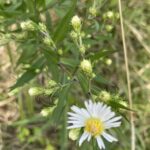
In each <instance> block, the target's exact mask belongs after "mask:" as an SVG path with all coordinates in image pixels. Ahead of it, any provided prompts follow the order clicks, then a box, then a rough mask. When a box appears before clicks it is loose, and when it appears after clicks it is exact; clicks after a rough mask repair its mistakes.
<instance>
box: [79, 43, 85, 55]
mask: <svg viewBox="0 0 150 150" xmlns="http://www.w3.org/2000/svg"><path fill="white" fill-rule="evenodd" d="M79 51H80V53H81V54H85V46H83V45H82V46H80V48H79Z"/></svg>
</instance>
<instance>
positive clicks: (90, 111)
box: [68, 100, 121, 149]
mask: <svg viewBox="0 0 150 150" xmlns="http://www.w3.org/2000/svg"><path fill="white" fill-rule="evenodd" d="M85 107H86V109H85V108H79V107H77V106H72V107H71V110H72V111H73V112H68V114H69V121H68V123H69V124H70V125H69V126H68V129H74V128H84V133H83V134H82V136H81V137H80V139H79V146H81V145H82V143H83V142H84V141H85V140H86V139H87V141H90V139H91V137H94V138H95V139H96V141H97V144H98V146H99V148H100V149H102V148H103V149H105V145H104V142H103V139H102V137H103V138H104V139H106V140H107V141H108V142H113V141H117V139H116V138H115V137H113V136H112V135H110V134H108V133H107V132H106V130H107V129H110V128H114V127H119V126H120V124H121V121H120V119H121V116H119V117H115V113H114V112H112V111H111V108H110V107H108V106H107V105H105V104H103V103H100V102H98V103H93V102H92V101H91V100H90V101H88V102H87V101H85Z"/></svg>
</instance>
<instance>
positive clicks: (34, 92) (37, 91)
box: [28, 87, 43, 96]
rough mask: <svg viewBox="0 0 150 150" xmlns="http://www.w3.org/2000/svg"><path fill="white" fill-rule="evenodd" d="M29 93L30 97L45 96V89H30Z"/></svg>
mask: <svg viewBox="0 0 150 150" xmlns="http://www.w3.org/2000/svg"><path fill="white" fill-rule="evenodd" d="M28 93H29V95H30V96H36V95H40V94H43V89H42V88H40V87H32V88H30V89H29V91H28Z"/></svg>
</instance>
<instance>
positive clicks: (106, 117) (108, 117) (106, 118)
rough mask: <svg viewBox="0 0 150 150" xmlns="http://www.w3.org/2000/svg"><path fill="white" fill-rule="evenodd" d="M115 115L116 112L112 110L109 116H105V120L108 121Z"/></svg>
mask: <svg viewBox="0 0 150 150" xmlns="http://www.w3.org/2000/svg"><path fill="white" fill-rule="evenodd" d="M114 116H115V113H114V112H110V113H109V114H108V115H107V116H105V117H103V119H102V120H103V121H107V120H109V119H110V118H112V117H114Z"/></svg>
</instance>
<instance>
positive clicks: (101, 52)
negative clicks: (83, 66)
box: [89, 50, 117, 61]
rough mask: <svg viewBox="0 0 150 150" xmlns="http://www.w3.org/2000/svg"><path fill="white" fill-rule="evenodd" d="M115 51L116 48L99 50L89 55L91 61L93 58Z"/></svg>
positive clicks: (97, 58) (96, 58)
mask: <svg viewBox="0 0 150 150" xmlns="http://www.w3.org/2000/svg"><path fill="white" fill-rule="evenodd" d="M115 52H117V50H116V51H115V50H103V51H99V52H97V53H94V54H92V55H90V56H89V58H90V60H91V61H95V60H99V59H100V58H102V57H106V56H108V55H110V54H112V53H115Z"/></svg>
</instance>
